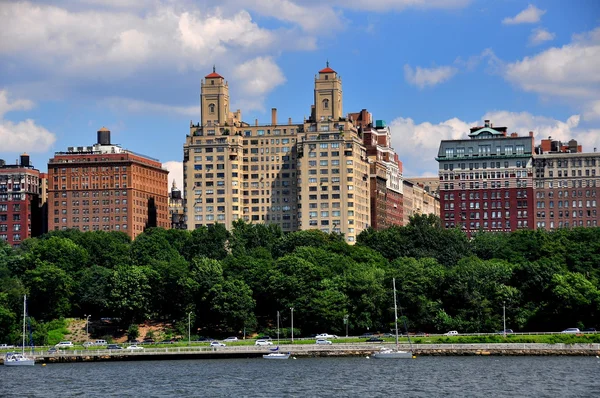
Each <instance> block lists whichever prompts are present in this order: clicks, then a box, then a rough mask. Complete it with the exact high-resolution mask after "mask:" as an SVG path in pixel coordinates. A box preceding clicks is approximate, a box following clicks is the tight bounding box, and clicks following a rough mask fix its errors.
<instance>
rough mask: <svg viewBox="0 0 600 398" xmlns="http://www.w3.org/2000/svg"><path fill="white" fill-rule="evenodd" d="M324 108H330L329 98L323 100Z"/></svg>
mask: <svg viewBox="0 0 600 398" xmlns="http://www.w3.org/2000/svg"><path fill="white" fill-rule="evenodd" d="M323 109H329V100H328V99H324V100H323Z"/></svg>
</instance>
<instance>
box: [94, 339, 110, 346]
mask: <svg viewBox="0 0 600 398" xmlns="http://www.w3.org/2000/svg"><path fill="white" fill-rule="evenodd" d="M107 344H108V343H107V342H106V340H96V341H94V345H107Z"/></svg>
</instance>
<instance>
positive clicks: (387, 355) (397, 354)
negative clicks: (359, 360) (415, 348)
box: [373, 351, 413, 359]
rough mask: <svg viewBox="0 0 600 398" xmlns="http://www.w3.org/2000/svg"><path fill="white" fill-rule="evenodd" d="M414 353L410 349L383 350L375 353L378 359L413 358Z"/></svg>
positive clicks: (374, 356) (374, 355)
mask: <svg viewBox="0 0 600 398" xmlns="http://www.w3.org/2000/svg"><path fill="white" fill-rule="evenodd" d="M412 357H413V354H412V352H410V351H381V352H376V353H374V354H373V358H376V359H412Z"/></svg>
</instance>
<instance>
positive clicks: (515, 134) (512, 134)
mask: <svg viewBox="0 0 600 398" xmlns="http://www.w3.org/2000/svg"><path fill="white" fill-rule="evenodd" d="M510 136H511V138H515V137H518V136H519V134H517V133H511V134H510Z"/></svg>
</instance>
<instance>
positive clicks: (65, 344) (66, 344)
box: [54, 341, 73, 348]
mask: <svg viewBox="0 0 600 398" xmlns="http://www.w3.org/2000/svg"><path fill="white" fill-rule="evenodd" d="M54 347H56V348H71V347H73V343H72V342H70V341H61V342H60V343H58V344H56V345H55V346H54Z"/></svg>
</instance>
